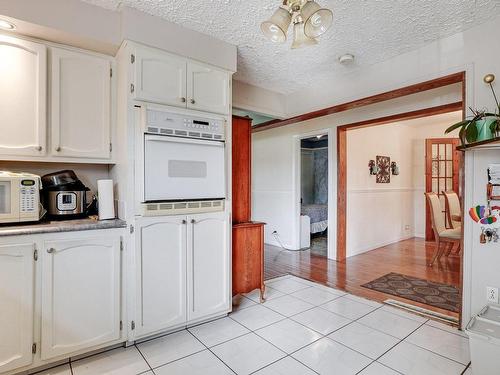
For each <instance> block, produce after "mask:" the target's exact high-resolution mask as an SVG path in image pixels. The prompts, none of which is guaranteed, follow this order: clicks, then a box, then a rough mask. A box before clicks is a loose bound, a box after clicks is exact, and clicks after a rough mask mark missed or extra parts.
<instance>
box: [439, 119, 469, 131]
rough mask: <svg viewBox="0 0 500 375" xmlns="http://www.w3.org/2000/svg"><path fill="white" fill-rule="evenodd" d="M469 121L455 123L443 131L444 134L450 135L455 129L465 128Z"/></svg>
mask: <svg viewBox="0 0 500 375" xmlns="http://www.w3.org/2000/svg"><path fill="white" fill-rule="evenodd" d="M470 121H471V120H463V121H460V122H457V123H456V124H453V125H452V126H450V127H449V128H448V129H446V130H445V131H444V134H448V133H451V132H452V131H453V130H455V129H458V128H462V127H465V126H467V125H468V124H469V123H470Z"/></svg>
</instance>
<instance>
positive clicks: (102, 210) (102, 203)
mask: <svg viewBox="0 0 500 375" xmlns="http://www.w3.org/2000/svg"><path fill="white" fill-rule="evenodd" d="M97 205H98V209H99V220H107V219H114V218H115V200H114V197H113V180H97Z"/></svg>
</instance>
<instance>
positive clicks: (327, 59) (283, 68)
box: [83, 0, 500, 94]
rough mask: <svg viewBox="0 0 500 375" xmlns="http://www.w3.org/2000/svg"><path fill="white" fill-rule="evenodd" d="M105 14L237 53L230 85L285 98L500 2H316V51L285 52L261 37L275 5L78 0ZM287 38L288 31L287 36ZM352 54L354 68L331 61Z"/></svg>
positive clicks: (473, 20)
mask: <svg viewBox="0 0 500 375" xmlns="http://www.w3.org/2000/svg"><path fill="white" fill-rule="evenodd" d="M83 1H86V2H88V3H91V4H95V5H98V6H102V7H105V8H108V9H116V8H117V7H118V6H119V5H120V3H123V4H124V5H127V6H130V7H132V8H136V9H138V10H141V11H143V12H146V13H149V14H152V15H155V16H159V17H162V18H164V19H166V20H169V21H171V22H174V23H177V24H180V25H183V26H184V27H186V28H189V29H192V30H196V31H199V32H202V33H204V34H208V35H212V36H214V37H216V38H218V39H221V40H224V41H226V42H229V43H232V44H235V45H237V46H238V72H237V73H236V75H235V79H237V80H239V81H243V82H246V83H250V84H253V85H256V86H259V87H264V88H267V89H270V90H273V91H277V92H282V93H285V94H290V93H293V92H294V91H297V90H299V89H300V88H302V87H306V86H308V85H309V84H311V83H312V82H316V81H319V80H321V79H324V78H327V77H328V78H329V79H332V78H333V79H334V78H335V76H336V75H338V74H344V73H345V72H346V71H349V70H352V69H355V68H356V67H361V66H366V65H371V64H375V63H377V62H380V61H384V60H387V59H389V58H391V57H393V56H396V55H399V54H402V53H404V52H407V51H410V50H413V49H416V48H418V47H420V46H421V45H423V44H426V43H429V42H431V41H434V40H436V39H439V38H441V37H444V36H448V35H452V34H455V33H457V32H460V31H462V30H465V29H468V28H471V27H473V26H474V25H475V24H478V23H481V22H484V21H486V20H488V19H491V18H493V17H495V16H496V15H498V14H500V0H318V2H319V3H320V4H321V5H323V6H325V7H328V8H330V9H332V10H333V12H334V25H333V26H332V28H331V29H330V30H329V31H328V32H327V33H326V34H325V35H323V36H322V37H320V43H319V44H318V45H315V46H311V47H306V48H304V49H299V50H290V41H288V42H287V43H286V44H281V45H280V44H273V43H271V42H269V41H267V40H266V39H265V38H264V37H263V35H262V34H261V32H260V29H259V26H260V23H261V22H262V21H264V20H265V19H267V18H269V17H270V16H271V14H272V12H273V11H274V10H275V9H276V8H277V7H278V5H279V4H280V2H281V1H280V0H83ZM288 35H289V39H290V38H291V32H290V31H289V34H288ZM344 53H351V54H353V55H355V56H356V61H355V64H353V65H352V66H347V67H346V66H342V65H340V64H339V63H338V62H337V58H338V57H339V56H340V55H342V54H344Z"/></svg>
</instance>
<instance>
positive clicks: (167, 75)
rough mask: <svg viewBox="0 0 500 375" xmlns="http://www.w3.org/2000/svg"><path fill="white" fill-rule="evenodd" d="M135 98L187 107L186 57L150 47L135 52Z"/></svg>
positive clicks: (138, 48) (137, 49) (140, 48)
mask: <svg viewBox="0 0 500 375" xmlns="http://www.w3.org/2000/svg"><path fill="white" fill-rule="evenodd" d="M134 64H135V87H134V90H133V91H134V92H133V95H134V98H135V99H137V100H145V101H149V102H154V103H161V104H167V105H173V106H176V107H184V108H185V107H186V60H185V59H183V58H180V57H177V56H173V55H170V54H168V53H165V52H162V51H158V50H155V49H153V48H147V47H139V46H138V47H137V48H136V54H135V62H134Z"/></svg>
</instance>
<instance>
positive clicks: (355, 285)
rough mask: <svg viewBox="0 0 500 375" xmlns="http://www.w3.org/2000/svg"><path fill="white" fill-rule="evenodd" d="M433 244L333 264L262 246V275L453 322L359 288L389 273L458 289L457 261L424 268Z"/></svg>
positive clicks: (410, 243)
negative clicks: (286, 276) (328, 288)
mask: <svg viewBox="0 0 500 375" xmlns="http://www.w3.org/2000/svg"><path fill="white" fill-rule="evenodd" d="M434 249H435V244H434V242H426V241H425V240H423V239H418V238H412V239H409V240H405V241H401V242H397V243H394V244H391V245H388V246H384V247H381V248H378V249H375V250H372V251H369V252H367V253H364V254H361V255H357V256H354V257H350V258H347V259H346V260H345V261H342V262H335V261H332V260H329V259H327V258H325V257H322V256H318V255H315V254H311V252H310V251H309V250H306V251H287V250H282V249H281V248H279V247H275V246H271V245H266V248H265V267H264V275H265V278H266V279H270V278H273V277H277V276H281V275H284V274H292V275H295V276H298V277H302V278H305V279H308V280H313V281H316V282H319V283H321V284H325V285H329V286H332V287H334V288H339V289H342V290H345V291H348V292H350V293H352V294H355V295H358V296H360V297H365V298H368V299H372V300H375V301H379V302H383V301H385V300H386V299H395V300H398V301H401V302H405V303H411V304H413V305H416V306H420V307H424V308H426V309H429V310H432V311H436V312H439V313H441V314H445V315H448V316H451V317H454V318H458V314H457V313H453V312H450V311H447V310H443V309H439V308H436V307H433V306H429V305H424V304H419V303H417V302H413V301H409V300H406V299H404V298H399V297H397V296H393V295H389V294H385V293H381V292H378V291H375V290H371V289H367V288H363V287H362V286H361V285H362V284H365V283H367V282H369V281H372V280H374V279H376V278H378V277H381V276H383V275H385V274H388V273H390V272H397V273H401V274H404V275H408V276H414V277H419V278H422V279H426V280H428V281H435V282H440V283H446V284H451V285H454V286H456V287H459V286H460V268H461V265H460V257H459V256H457V255H450V256H449V257H448V258H445V257H444V256H443V258H441V260H440V262H438V261H436V263H435V264H434V266H433V267H428V266H427V264H428V263H429V262H430V260H431V257H432V254H433V253H434Z"/></svg>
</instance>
